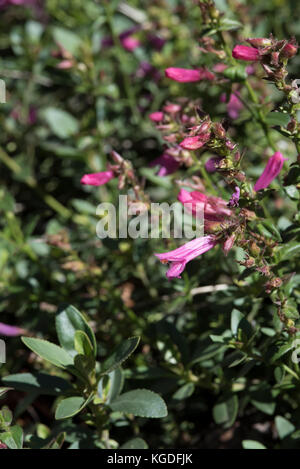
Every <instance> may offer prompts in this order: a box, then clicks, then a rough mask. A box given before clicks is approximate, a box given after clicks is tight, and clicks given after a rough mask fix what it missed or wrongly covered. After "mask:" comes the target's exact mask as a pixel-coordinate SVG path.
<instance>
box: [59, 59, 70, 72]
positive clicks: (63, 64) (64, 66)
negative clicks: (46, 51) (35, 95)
mask: <svg viewBox="0 0 300 469" xmlns="http://www.w3.org/2000/svg"><path fill="white" fill-rule="evenodd" d="M73 66H74V63H73V60H62V61H61V62H59V63H58V64H57V65H56V68H59V69H60V70H69V69H70V68H72V67H73Z"/></svg>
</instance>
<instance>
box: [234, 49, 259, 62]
mask: <svg viewBox="0 0 300 469" xmlns="http://www.w3.org/2000/svg"><path fill="white" fill-rule="evenodd" d="M232 57H234V58H235V59H239V60H249V61H251V62H257V61H259V60H260V52H259V50H258V49H255V48H254V47H249V46H235V47H234V49H233V51H232Z"/></svg>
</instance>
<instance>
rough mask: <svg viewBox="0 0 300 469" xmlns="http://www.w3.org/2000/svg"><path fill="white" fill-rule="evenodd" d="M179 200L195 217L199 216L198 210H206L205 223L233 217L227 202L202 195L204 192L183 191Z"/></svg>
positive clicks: (179, 195)
mask: <svg viewBox="0 0 300 469" xmlns="http://www.w3.org/2000/svg"><path fill="white" fill-rule="evenodd" d="M177 198H178V200H179V202H181V203H182V204H183V205H186V204H188V205H187V209H191V212H192V214H193V215H197V209H198V210H199V209H202V210H204V221H205V223H206V222H221V221H224V220H225V219H226V218H227V217H229V216H231V215H232V211H231V210H230V209H229V208H228V207H227V202H226V200H223V199H221V198H220V197H211V196H207V195H205V194H202V192H198V191H192V192H189V191H187V190H185V189H181V190H180V192H179V194H178V196H177Z"/></svg>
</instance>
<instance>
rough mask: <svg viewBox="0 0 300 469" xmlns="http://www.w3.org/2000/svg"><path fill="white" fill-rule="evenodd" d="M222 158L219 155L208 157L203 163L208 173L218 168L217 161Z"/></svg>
mask: <svg viewBox="0 0 300 469" xmlns="http://www.w3.org/2000/svg"><path fill="white" fill-rule="evenodd" d="M222 159H223V158H221V157H220V156H212V157H211V158H209V159H208V160H207V162H206V163H205V165H204V166H205V169H206V171H207V172H208V173H215V172H216V171H217V170H218V168H219V163H220V161H222Z"/></svg>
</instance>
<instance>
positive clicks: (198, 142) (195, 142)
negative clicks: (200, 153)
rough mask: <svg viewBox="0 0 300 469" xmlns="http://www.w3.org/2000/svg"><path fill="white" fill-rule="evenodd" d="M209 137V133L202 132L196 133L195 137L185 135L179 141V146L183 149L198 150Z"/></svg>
mask: <svg viewBox="0 0 300 469" xmlns="http://www.w3.org/2000/svg"><path fill="white" fill-rule="evenodd" d="M209 139H210V133H209V132H207V133H204V134H201V135H197V136H196V137H186V138H185V139H184V140H182V142H180V143H179V145H180V146H181V148H183V149H184V150H198V149H199V148H202V147H203V146H204V145H205V144H206V143H207V142H208V140H209Z"/></svg>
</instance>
